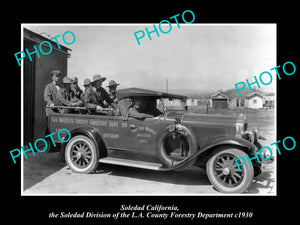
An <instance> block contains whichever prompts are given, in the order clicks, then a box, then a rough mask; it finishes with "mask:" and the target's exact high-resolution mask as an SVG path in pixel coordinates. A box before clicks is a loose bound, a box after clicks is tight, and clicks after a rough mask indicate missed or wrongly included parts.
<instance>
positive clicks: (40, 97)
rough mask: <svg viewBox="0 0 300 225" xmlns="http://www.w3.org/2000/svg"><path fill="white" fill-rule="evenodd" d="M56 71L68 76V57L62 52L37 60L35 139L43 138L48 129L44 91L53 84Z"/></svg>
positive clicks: (43, 56) (54, 52)
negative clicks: (48, 85) (52, 76)
mask: <svg viewBox="0 0 300 225" xmlns="http://www.w3.org/2000/svg"><path fill="white" fill-rule="evenodd" d="M45 52H46V50H45ZM56 69H57V70H60V71H61V72H62V74H63V76H66V75H67V56H66V55H65V54H64V53H62V52H59V51H55V50H54V51H52V53H51V54H49V55H41V57H40V58H38V59H37V60H36V76H35V104H34V109H35V110H34V114H35V128H34V137H35V138H38V137H41V135H42V136H43V135H44V131H45V129H46V116H45V106H46V102H45V101H44V90H45V86H46V85H47V84H49V83H51V78H50V76H49V74H50V72H51V71H53V70H56Z"/></svg>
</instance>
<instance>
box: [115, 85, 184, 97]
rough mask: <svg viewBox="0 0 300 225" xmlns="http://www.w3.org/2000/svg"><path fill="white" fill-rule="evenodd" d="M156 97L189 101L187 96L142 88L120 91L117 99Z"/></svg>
mask: <svg viewBox="0 0 300 225" xmlns="http://www.w3.org/2000/svg"><path fill="white" fill-rule="evenodd" d="M141 96H143V97H145V96H147V97H156V98H161V97H162V98H177V99H187V96H185V95H177V94H171V93H166V92H161V91H152V90H147V89H142V88H135V87H132V88H125V89H118V91H117V98H118V99H122V98H128V97H141Z"/></svg>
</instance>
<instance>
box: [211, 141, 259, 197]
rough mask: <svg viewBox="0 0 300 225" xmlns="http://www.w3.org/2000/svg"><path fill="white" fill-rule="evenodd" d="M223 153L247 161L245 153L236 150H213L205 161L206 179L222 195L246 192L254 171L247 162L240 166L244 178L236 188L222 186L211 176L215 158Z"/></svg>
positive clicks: (229, 148) (227, 148) (226, 148)
mask: <svg viewBox="0 0 300 225" xmlns="http://www.w3.org/2000/svg"><path fill="white" fill-rule="evenodd" d="M224 153H229V154H232V155H234V156H236V158H238V157H244V158H245V160H246V159H247V156H246V153H245V152H243V151H242V150H240V149H238V148H233V147H225V148H224V147H221V148H219V149H217V150H215V151H214V152H213V153H212V154H211V156H210V157H209V159H208V160H207V163H206V173H207V176H208V179H209V181H210V183H211V184H212V185H213V186H214V188H215V189H217V190H218V191H220V192H222V193H227V194H230V193H242V192H244V191H245V190H247V189H248V187H249V186H250V185H251V184H252V182H253V177H254V169H253V167H252V166H250V164H249V163H248V162H246V163H245V164H243V165H242V166H240V168H241V170H243V171H244V178H243V181H242V183H241V184H239V185H238V186H236V187H232V188H230V187H226V186H224V185H222V184H221V183H220V182H219V181H218V180H217V179H216V178H215V176H214V174H213V171H214V169H213V166H214V161H215V160H216V158H217V157H218V156H219V155H221V154H224Z"/></svg>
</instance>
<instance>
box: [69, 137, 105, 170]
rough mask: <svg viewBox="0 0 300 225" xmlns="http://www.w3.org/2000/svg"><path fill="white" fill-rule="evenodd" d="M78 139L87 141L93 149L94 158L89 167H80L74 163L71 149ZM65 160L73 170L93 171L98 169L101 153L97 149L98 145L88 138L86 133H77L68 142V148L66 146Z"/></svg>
mask: <svg viewBox="0 0 300 225" xmlns="http://www.w3.org/2000/svg"><path fill="white" fill-rule="evenodd" d="M77 141H83V142H85V143H86V144H87V145H88V146H89V147H90V149H91V152H92V160H91V163H90V165H89V166H88V167H86V168H78V167H77V166H76V165H74V163H73V162H72V160H71V157H70V151H71V149H72V146H73V144H74V143H76V142H77ZM65 160H66V162H67V165H68V166H69V167H70V169H71V170H72V171H73V172H76V173H85V174H87V173H92V172H94V171H95V170H96V168H97V166H98V163H99V153H98V150H97V149H96V146H95V144H94V142H93V141H92V140H91V139H90V138H88V137H87V136H84V135H77V136H74V137H73V138H72V139H71V140H70V141H69V142H68V144H67V146H66V148H65Z"/></svg>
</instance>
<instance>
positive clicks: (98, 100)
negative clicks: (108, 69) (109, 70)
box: [84, 74, 119, 114]
mask: <svg viewBox="0 0 300 225" xmlns="http://www.w3.org/2000/svg"><path fill="white" fill-rule="evenodd" d="M105 80H106V78H105V77H101V75H98V74H97V75H94V77H93V81H92V86H91V87H89V88H88V89H87V90H86V92H85V96H84V105H85V107H86V108H87V109H89V110H90V111H91V112H92V113H100V114H106V112H107V111H106V112H105V111H104V110H103V108H107V107H108V106H111V107H112V108H114V109H115V110H116V111H117V112H118V111H119V110H118V108H117V106H116V104H115V103H114V102H113V100H112V99H111V98H110V97H109V95H108V93H107V92H106V91H105V89H104V88H103V87H102V82H103V81H105Z"/></svg>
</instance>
